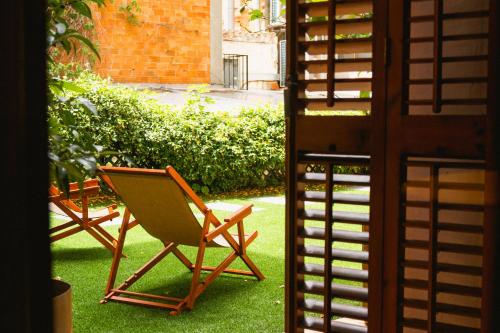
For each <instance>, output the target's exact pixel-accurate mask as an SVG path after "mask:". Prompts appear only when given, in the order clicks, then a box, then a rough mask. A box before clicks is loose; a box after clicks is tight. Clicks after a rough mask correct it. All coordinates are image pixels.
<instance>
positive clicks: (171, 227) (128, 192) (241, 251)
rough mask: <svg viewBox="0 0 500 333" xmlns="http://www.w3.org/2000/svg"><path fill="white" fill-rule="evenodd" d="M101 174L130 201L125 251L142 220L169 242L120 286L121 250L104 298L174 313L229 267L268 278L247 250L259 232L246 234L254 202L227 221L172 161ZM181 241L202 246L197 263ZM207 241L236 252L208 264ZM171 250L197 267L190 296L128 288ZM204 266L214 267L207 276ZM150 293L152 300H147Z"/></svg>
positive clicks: (190, 266)
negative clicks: (213, 264)
mask: <svg viewBox="0 0 500 333" xmlns="http://www.w3.org/2000/svg"><path fill="white" fill-rule="evenodd" d="M98 175H99V176H100V177H101V178H102V179H103V180H104V181H105V182H106V183H107V184H108V185H109V186H110V188H112V189H113V190H114V191H115V192H116V193H117V194H118V195H119V197H120V198H121V199H122V201H123V202H124V203H125V205H126V207H127V208H126V210H125V214H124V217H123V222H122V226H121V228H120V235H119V238H118V248H119V249H120V251H121V250H122V249H123V244H124V242H125V236H126V233H127V230H129V229H130V228H131V227H133V226H135V225H141V226H142V227H143V228H144V230H145V231H146V232H147V233H149V234H150V235H151V236H153V237H154V238H157V239H158V240H160V241H161V242H162V243H163V245H164V248H163V249H162V250H161V251H160V253H158V254H157V255H156V256H155V257H153V259H152V260H150V261H149V262H148V263H146V264H145V265H144V266H143V267H142V268H141V269H139V270H138V271H136V272H135V273H134V274H133V275H132V276H131V277H129V278H128V279H127V280H126V281H125V282H124V283H122V284H121V285H120V286H118V287H116V288H115V287H114V284H115V279H116V274H117V271H118V267H119V263H120V258H121V257H120V255H119V254H118V253H116V254H115V256H114V258H113V263H112V265H111V271H110V276H109V280H108V285H107V287H106V295H105V297H104V299H103V301H102V303H106V302H108V301H118V302H123V303H129V304H136V305H144V306H150V307H157V308H162V309H167V310H169V312H170V313H171V314H177V313H179V312H180V311H182V309H184V308H186V307H187V308H189V309H192V308H193V306H194V302H195V300H196V298H197V297H198V296H199V295H200V294H201V293H202V292H203V290H205V289H206V287H207V286H208V285H209V284H210V283H211V282H212V281H213V280H214V279H215V278H216V277H217V276H219V275H220V274H221V273H223V272H225V273H231V274H240V275H245V276H255V277H256V278H257V279H258V280H262V279H264V275H263V274H262V273H261V272H260V270H259V269H258V268H257V266H256V265H255V264H254V263H253V262H252V261H251V260H250V258H249V257H248V255H247V254H246V247H247V246H248V245H249V244H250V243H251V242H252V241H253V240H254V239H255V238H256V237H257V231H255V232H253V233H252V234H249V235H245V233H244V228H243V218H245V217H246V216H248V215H249V214H250V213H251V212H252V205H247V206H245V207H243V208H241V209H239V210H237V211H236V212H235V213H233V214H232V215H231V216H229V217H228V218H226V219H225V220H224V223H221V222H220V221H219V220H218V219H217V217H215V215H214V214H213V213H212V211H211V210H210V209H209V208H208V207H207V206H206V205H205V204H204V203H203V201H202V200H201V199H200V198H199V197H198V196H197V195H196V194H195V193H194V191H193V190H192V189H191V188H190V187H189V185H188V184H187V183H186V182H185V181H184V179H182V177H181V176H180V175H179V174H178V173H177V172H176V171H175V170H174V168H172V167H170V166H169V167H167V168H166V169H165V170H151V169H133V168H112V167H102V168H101V169H100V170H99V172H98ZM189 200H190V201H192V203H193V204H194V206H195V207H196V209H197V210H199V211H200V212H201V213H202V214H203V216H204V220H203V225H201V224H200V223H199V222H198V220H197V219H196V217H195V215H194V213H193V210H192V209H191V207H190V205H189ZM131 214H133V216H134V218H135V220H134V221H130V217H131ZM234 225H236V226H237V229H238V234H237V235H231V234H230V233H229V232H228V229H229V228H230V227H231V226H234ZM178 245H187V246H195V247H197V248H198V254H197V258H196V262H195V264H193V263H192V262H191V261H190V260H189V259H188V258H187V257H186V256H185V255H184V254H182V252H181V251H180V250H179V249H178ZM207 247H219V248H229V249H231V250H232V252H231V254H230V255H229V256H228V257H227V258H226V259H225V260H223V261H222V262H221V263H220V264H219V266H216V267H209V266H203V259H204V254H205V249H206V248H207ZM169 253H173V254H174V255H175V256H176V257H177V258H178V259H179V260H180V261H181V262H182V263H183V264H184V265H185V266H186V267H187V268H188V269H189V270H191V271H192V272H193V277H192V281H191V289H190V292H189V294H188V295H187V296H186V297H185V298H174V297H165V296H159V295H151V294H144V293H137V292H130V291H128V290H127V289H128V287H130V286H131V285H132V284H133V283H134V282H136V281H137V280H138V279H139V278H140V277H142V276H143V275H144V274H145V273H146V272H148V271H149V270H150V269H151V268H152V267H154V266H155V265H156V264H158V263H159V262H160V261H161V260H162V259H163V258H164V257H165V256H166V255H167V254H169ZM238 257H239V258H241V259H242V260H243V262H244V263H245V264H246V265H247V266H248V268H249V269H250V270H249V271H243V270H236V269H230V268H227V267H228V266H229V265H230V264H231V263H232V262H233V261H234V260H235V259H236V258H238ZM203 270H205V271H212V272H211V273H210V274H209V275H208V276H207V277H206V278H205V279H204V281H200V273H201V271H203ZM144 298H146V299H150V300H144ZM160 301H161V302H160Z"/></svg>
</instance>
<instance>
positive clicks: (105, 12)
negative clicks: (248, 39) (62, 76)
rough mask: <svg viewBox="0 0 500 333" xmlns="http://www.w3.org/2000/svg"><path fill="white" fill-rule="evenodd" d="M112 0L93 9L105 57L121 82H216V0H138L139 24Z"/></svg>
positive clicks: (101, 67)
mask: <svg viewBox="0 0 500 333" xmlns="http://www.w3.org/2000/svg"><path fill="white" fill-rule="evenodd" d="M128 2H130V0H128V1H127V0H114V1H113V2H111V1H106V6H105V7H102V8H99V9H95V10H93V13H94V22H95V28H96V33H97V44H98V45H99V53H100V56H101V61H100V62H99V61H97V62H96V64H95V66H94V70H95V71H96V72H97V73H99V74H100V75H101V76H105V77H107V76H110V77H111V78H112V79H113V80H114V81H116V82H130V83H210V0H137V3H138V4H139V7H140V12H138V13H136V14H135V15H136V17H137V21H138V22H137V24H131V23H129V22H128V21H127V17H126V13H124V12H123V11H120V7H121V6H123V5H126V4H127V3H128Z"/></svg>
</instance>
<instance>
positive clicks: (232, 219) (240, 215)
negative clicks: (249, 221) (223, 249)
mask: <svg viewBox="0 0 500 333" xmlns="http://www.w3.org/2000/svg"><path fill="white" fill-rule="evenodd" d="M252 207H253V205H252V204H248V205H246V206H243V207H242V208H240V209H238V210H237V211H235V212H234V213H233V214H231V215H230V216H229V217H227V218H225V219H224V222H226V223H223V224H221V225H220V226H218V227H217V228H215V229H214V230H212V231H211V232H209V233H208V234H207V235H206V236H205V239H206V241H207V242H210V241H212V240H213V239H214V238H215V237H217V236H219V235H220V234H222V233H224V232H226V231H227V230H228V229H229V228H231V227H232V226H233V225H235V224H236V223H238V222H239V221H241V220H243V219H244V218H245V217H247V216H248V215H250V213H252Z"/></svg>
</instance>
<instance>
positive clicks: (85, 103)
mask: <svg viewBox="0 0 500 333" xmlns="http://www.w3.org/2000/svg"><path fill="white" fill-rule="evenodd" d="M78 102H80V104H81V105H82V106H83V107H84V109H85V110H87V111H89V112H90V113H91V114H93V115H94V116H97V109H96V107H95V105H94V103H92V102H91V101H89V100H88V99H86V98H83V97H79V98H78Z"/></svg>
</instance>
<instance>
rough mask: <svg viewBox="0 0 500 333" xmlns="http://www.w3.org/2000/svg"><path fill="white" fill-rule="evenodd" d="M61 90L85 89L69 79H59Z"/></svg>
mask: <svg viewBox="0 0 500 333" xmlns="http://www.w3.org/2000/svg"><path fill="white" fill-rule="evenodd" d="M61 82H62V88H63V90H69V91H73V92H77V93H84V92H85V89H83V88H82V87H80V86H79V85H77V84H75V83H73V82H71V81H61Z"/></svg>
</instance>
